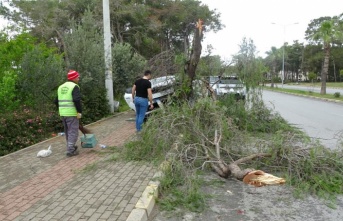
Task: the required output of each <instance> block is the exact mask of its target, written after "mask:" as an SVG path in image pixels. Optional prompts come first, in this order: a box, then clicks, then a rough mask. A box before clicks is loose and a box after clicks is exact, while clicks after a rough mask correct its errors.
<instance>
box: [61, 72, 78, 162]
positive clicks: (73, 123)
mask: <svg viewBox="0 0 343 221" xmlns="http://www.w3.org/2000/svg"><path fill="white" fill-rule="evenodd" d="M67 77H68V81H67V82H65V83H64V84H62V85H61V86H59V87H58V90H57V99H56V100H55V103H56V105H57V106H58V110H59V114H60V116H61V119H62V123H63V126H64V133H65V137H66V140H67V153H66V155H67V157H72V156H76V155H78V151H77V146H76V142H77V140H78V136H79V119H80V118H81V116H82V105H81V93H80V87H79V85H78V83H79V80H80V75H79V73H78V72H76V71H74V70H70V71H69V72H68V75H67Z"/></svg>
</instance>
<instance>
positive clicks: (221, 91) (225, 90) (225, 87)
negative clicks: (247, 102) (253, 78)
mask: <svg viewBox="0 0 343 221" xmlns="http://www.w3.org/2000/svg"><path fill="white" fill-rule="evenodd" d="M209 81H210V85H211V86H212V88H213V90H214V91H215V93H216V95H217V96H223V95H227V94H233V95H235V97H236V98H237V99H242V100H244V99H245V95H246V88H245V85H244V84H243V82H242V81H241V80H240V79H239V78H238V77H237V76H221V77H219V76H210V77H209Z"/></svg>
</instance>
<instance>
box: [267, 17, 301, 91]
mask: <svg viewBox="0 0 343 221" xmlns="http://www.w3.org/2000/svg"><path fill="white" fill-rule="evenodd" d="M272 24H273V25H281V26H282V27H283V45H282V75H281V82H282V83H281V85H282V88H283V84H284V80H285V35H286V26H289V25H297V24H299V23H298V22H296V23H292V24H276V23H274V22H272Z"/></svg>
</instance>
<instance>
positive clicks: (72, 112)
mask: <svg viewBox="0 0 343 221" xmlns="http://www.w3.org/2000/svg"><path fill="white" fill-rule="evenodd" d="M75 86H78V87H79V85H77V84H75V83H74V82H71V81H67V82H66V83H64V84H62V85H61V86H59V87H58V90H57V95H58V109H59V113H60V116H63V117H72V116H76V115H77V111H76V108H75V105H74V102H73V95H72V91H73V89H74V87H75Z"/></svg>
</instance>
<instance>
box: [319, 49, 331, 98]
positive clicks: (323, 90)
mask: <svg viewBox="0 0 343 221" xmlns="http://www.w3.org/2000/svg"><path fill="white" fill-rule="evenodd" d="M324 54H325V55H324V63H323V69H322V74H321V78H322V86H321V88H320V94H323V95H324V94H326V80H327V76H328V73H329V59H330V44H328V43H326V44H325V46H324Z"/></svg>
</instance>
